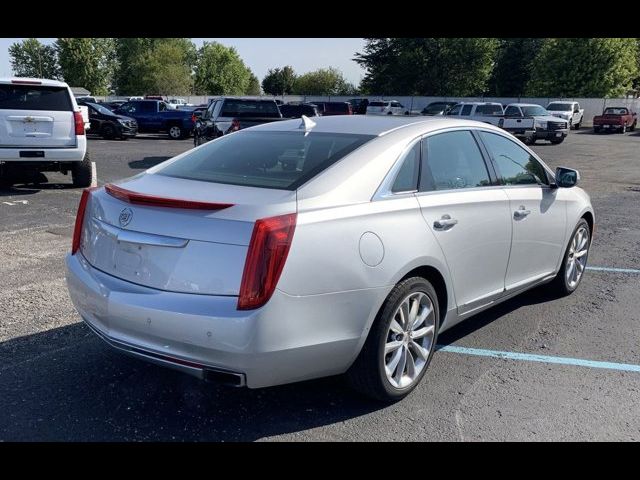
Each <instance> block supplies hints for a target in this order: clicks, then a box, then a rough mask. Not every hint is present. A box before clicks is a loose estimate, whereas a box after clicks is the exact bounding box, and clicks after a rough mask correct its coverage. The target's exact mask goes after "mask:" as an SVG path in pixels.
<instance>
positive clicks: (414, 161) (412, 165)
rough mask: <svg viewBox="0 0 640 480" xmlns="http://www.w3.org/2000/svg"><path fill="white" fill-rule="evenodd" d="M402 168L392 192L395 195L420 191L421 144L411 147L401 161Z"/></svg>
mask: <svg viewBox="0 0 640 480" xmlns="http://www.w3.org/2000/svg"><path fill="white" fill-rule="evenodd" d="M400 161H401V162H402V167H400V170H399V171H398V175H397V176H396V179H395V181H394V182H393V187H391V191H392V192H393V193H399V192H413V191H415V190H417V189H418V172H419V169H420V142H416V144H415V145H414V146H413V147H411V148H410V149H409V150H407V152H406V153H405V154H404V157H403V158H402V159H401V160H400Z"/></svg>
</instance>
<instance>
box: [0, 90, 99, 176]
mask: <svg viewBox="0 0 640 480" xmlns="http://www.w3.org/2000/svg"><path fill="white" fill-rule="evenodd" d="M45 171H48V172H62V173H64V174H68V173H71V177H72V179H73V185H74V186H77V187H88V186H90V184H91V181H92V169H91V161H90V160H89V155H88V154H87V137H86V135H85V126H84V120H83V118H82V113H81V111H80V108H79V107H78V104H77V103H76V100H75V98H74V96H73V93H72V92H71V89H70V88H69V86H68V85H67V84H66V83H64V82H58V81H56V80H45V79H38V78H4V79H3V78H0V181H3V182H4V183H15V182H12V179H13V178H15V177H17V176H19V175H23V174H24V173H27V172H28V173H31V172H45Z"/></svg>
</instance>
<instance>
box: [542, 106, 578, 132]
mask: <svg viewBox="0 0 640 480" xmlns="http://www.w3.org/2000/svg"><path fill="white" fill-rule="evenodd" d="M547 112H549V113H550V114H551V115H553V116H554V117H558V118H562V119H563V120H568V121H569V129H571V128H575V129H576V130H578V129H579V128H580V125H582V119H583V118H584V108H580V104H579V103H578V102H551V103H549V105H547Z"/></svg>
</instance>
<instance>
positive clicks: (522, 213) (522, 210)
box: [513, 205, 531, 218]
mask: <svg viewBox="0 0 640 480" xmlns="http://www.w3.org/2000/svg"><path fill="white" fill-rule="evenodd" d="M530 213H531V210H527V209H526V208H524V205H520V208H518V210H516V211H515V212H513V216H514V217H515V218H524V217H526V216H527V215H529V214H530Z"/></svg>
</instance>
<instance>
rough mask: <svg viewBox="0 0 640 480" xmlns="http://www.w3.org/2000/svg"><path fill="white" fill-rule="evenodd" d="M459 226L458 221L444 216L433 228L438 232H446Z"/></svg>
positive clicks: (434, 223)
mask: <svg viewBox="0 0 640 480" xmlns="http://www.w3.org/2000/svg"><path fill="white" fill-rule="evenodd" d="M457 224H458V220H456V219H455V218H451V216H450V215H443V216H442V217H441V218H440V220H436V221H435V222H433V228H435V229H436V230H445V229H448V228H451V227H453V226H454V225H457Z"/></svg>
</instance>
